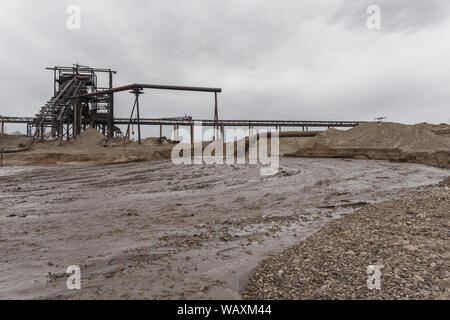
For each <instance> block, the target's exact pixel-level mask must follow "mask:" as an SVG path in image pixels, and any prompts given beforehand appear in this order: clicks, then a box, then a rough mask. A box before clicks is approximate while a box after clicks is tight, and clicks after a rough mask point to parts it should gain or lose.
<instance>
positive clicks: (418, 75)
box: [0, 0, 450, 123]
mask: <svg viewBox="0 0 450 320" xmlns="http://www.w3.org/2000/svg"><path fill="white" fill-rule="evenodd" d="M73 4H75V5H78V6H79V7H80V8H81V29H80V30H69V29H68V28H67V27H66V21H67V18H68V17H69V15H68V14H67V12H66V10H67V7H68V6H69V5H73ZM369 5H377V6H379V7H380V9H381V30H369V29H368V28H367V25H366V21H367V19H368V18H369V16H370V14H367V13H366V9H367V7H368V6H369ZM449 13H450V1H448V0H408V1H406V0H401V1H400V0H370V1H364V0H360V1H354V0H353V1H351V0H327V1H317V0H315V1H312V0H311V1H301V0H295V1H294V0H293V1H287V0H283V1H263V0H255V1H249V0H238V1H233V0H231V1H230V0H227V1H223V0H221V1H217V0H189V1H186V0H184V1H169V0H164V1H142V0H135V1H111V0H108V1H106V0H105V1H79V0H78V1H76V0H73V1H63V0H58V1H56V0H54V1H50V0H40V1H31V0H26V1H25V0H23V1H22V0H10V1H9V0H2V1H1V4H0V42H1V47H0V66H1V72H0V83H1V85H0V96H1V104H0V114H1V115H4V116H32V115H34V114H35V113H36V112H37V110H38V109H39V107H40V106H41V105H42V104H44V103H45V102H46V101H47V100H48V99H49V98H50V97H51V94H52V90H53V87H52V73H51V72H50V71H46V70H45V69H44V68H45V67H48V66H54V65H69V66H70V65H72V64H73V63H80V64H83V65H89V66H92V67H106V68H113V69H115V70H117V71H118V74H117V76H116V80H115V82H116V83H115V85H123V84H128V83H134V82H144V83H154V84H174V85H192V86H211V87H221V88H222V89H223V93H221V94H220V95H219V113H220V114H219V117H220V118H222V119H296V120H372V119H373V118H374V117H377V116H387V117H388V120H390V121H397V122H404V123H417V122H424V121H426V122H432V123H440V122H449V121H450V112H449V110H450V108H449V103H450V101H449V100H450V99H449V98H450V92H449V88H450V72H449V71H450V41H449V38H450V19H449ZM116 101H117V104H116V105H117V113H118V115H119V116H126V115H128V114H129V112H130V106H131V104H132V97H131V95H130V94H129V93H122V94H120V95H118V96H117V98H116ZM184 114H189V115H192V116H193V117H194V118H212V117H213V96H212V95H211V94H205V93H189V92H188V93H183V92H157V91H148V90H147V91H146V94H145V96H144V98H143V101H142V111H141V116H143V117H161V116H164V117H165V116H178V115H184Z"/></svg>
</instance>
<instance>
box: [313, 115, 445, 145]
mask: <svg viewBox="0 0 450 320" xmlns="http://www.w3.org/2000/svg"><path fill="white" fill-rule="evenodd" d="M449 128H450V126H448V125H445V124H443V125H429V124H416V125H405V124H400V123H391V122H386V123H366V124H362V125H359V126H356V127H354V128H352V129H349V130H345V131H344V130H336V129H328V130H327V131H325V132H324V133H322V134H321V135H319V136H317V137H315V138H313V140H312V141H313V142H314V144H316V145H320V146H326V147H329V148H392V149H396V148H398V149H400V150H402V151H415V152H417V151H438V150H450V135H448V134H446V132H447V131H448V129H449Z"/></svg>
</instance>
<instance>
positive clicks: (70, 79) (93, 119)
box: [27, 64, 119, 140]
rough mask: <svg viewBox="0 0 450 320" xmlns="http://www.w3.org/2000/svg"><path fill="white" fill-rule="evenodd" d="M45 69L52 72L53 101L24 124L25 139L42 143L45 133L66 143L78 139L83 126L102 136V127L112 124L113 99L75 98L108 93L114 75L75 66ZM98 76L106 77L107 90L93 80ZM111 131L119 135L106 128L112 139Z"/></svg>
mask: <svg viewBox="0 0 450 320" xmlns="http://www.w3.org/2000/svg"><path fill="white" fill-rule="evenodd" d="M46 69H47V70H52V71H53V97H52V98H51V99H50V100H49V101H47V103H46V104H45V105H44V106H42V107H41V109H40V110H39V112H38V113H37V114H36V115H35V117H34V118H33V119H32V120H31V121H29V122H28V126H27V135H29V136H33V137H35V138H40V139H43V138H44V136H45V135H46V133H47V135H48V136H50V137H53V138H56V137H59V138H60V139H67V140H69V139H71V138H73V137H76V136H77V135H79V134H80V133H81V131H82V130H84V129H85V128H86V127H87V125H89V126H90V127H95V128H97V129H100V130H102V131H103V132H105V131H106V129H107V128H106V126H105V124H112V123H113V110H114V97H113V95H109V96H95V97H92V98H85V99H80V98H77V97H78V96H80V95H84V94H89V93H94V92H98V91H101V90H106V89H111V88H112V86H113V75H114V74H115V73H116V72H115V71H113V70H111V69H99V68H90V67H87V66H81V65H78V64H76V65H74V66H73V67H60V66H56V67H53V68H46ZM100 73H103V74H106V75H107V77H108V82H109V86H108V87H106V88H105V87H99V86H98V79H97V78H98V74H100ZM114 130H116V132H118V131H119V130H118V128H114V127H113V126H109V127H108V134H109V135H110V136H112V135H113V132H114ZM46 131H50V132H46Z"/></svg>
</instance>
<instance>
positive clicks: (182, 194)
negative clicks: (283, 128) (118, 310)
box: [0, 158, 449, 299]
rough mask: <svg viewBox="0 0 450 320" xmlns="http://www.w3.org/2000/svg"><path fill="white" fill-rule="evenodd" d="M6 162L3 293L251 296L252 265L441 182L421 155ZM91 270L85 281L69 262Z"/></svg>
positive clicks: (1, 186)
mask: <svg viewBox="0 0 450 320" xmlns="http://www.w3.org/2000/svg"><path fill="white" fill-rule="evenodd" d="M280 166H281V168H280V171H279V173H278V174H277V175H276V176H272V177H263V176H261V175H260V170H259V167H258V166H256V165H255V166H249V165H231V166H225V165H209V166H203V165H190V166H189V165H184V166H174V165H173V164H172V163H171V162H170V161H157V162H140V163H128V164H117V165H108V166H95V167H93V166H46V167H4V168H0V179H1V180H0V181H1V183H0V220H1V225H2V227H1V228H0V259H1V260H0V298H3V299H5V298H19V299H23V298H50V299H52V298H64V299H79V298H83V299H91V298H92V299H112V298H122V299H130V298H132V299H133V298H137V299H160V298H165V299H167V298H168V299H180V298H186V299H194V298H199V299H207V298H215V299H239V298H241V296H240V291H241V289H242V288H243V287H244V286H245V285H246V282H247V279H248V277H249V274H250V272H251V271H252V270H253V269H254V268H255V267H256V266H257V265H258V263H259V262H260V261H261V260H262V259H263V258H266V257H267V256H268V255H271V254H274V253H277V252H280V251H282V250H284V249H285V248H286V247H289V246H292V245H293V244H296V243H298V242H299V241H300V240H303V239H305V238H306V237H308V236H310V235H311V234H312V233H314V232H315V231H317V230H319V229H320V228H321V227H323V226H324V225H325V224H326V223H327V222H329V221H331V220H333V219H336V218H338V217H340V216H341V215H342V214H345V213H350V212H352V211H353V210H354V208H358V207H361V206H365V205H366V203H367V202H369V203H370V202H374V201H381V200H386V199H391V198H393V197H396V196H401V195H403V194H406V193H407V192H409V191H410V190H411V189H417V188H419V189H420V187H421V186H425V185H429V184H433V183H437V182H438V181H440V180H441V179H443V178H444V177H446V176H448V175H449V170H444V169H438V168H435V167H428V166H425V165H420V164H404V163H389V162H384V161H366V160H337V159H298V158H282V159H280ZM69 265H78V266H80V267H81V277H82V281H81V283H82V289H81V290H75V291H70V290H68V289H67V287H66V279H67V277H68V275H67V274H65V270H66V268H67V267H68V266H69Z"/></svg>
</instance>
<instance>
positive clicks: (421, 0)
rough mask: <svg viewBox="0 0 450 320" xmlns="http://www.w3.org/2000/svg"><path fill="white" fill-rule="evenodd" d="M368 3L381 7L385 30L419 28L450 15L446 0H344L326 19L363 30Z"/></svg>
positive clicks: (364, 28)
mask: <svg viewBox="0 0 450 320" xmlns="http://www.w3.org/2000/svg"><path fill="white" fill-rule="evenodd" d="M370 5H376V6H378V7H380V9H381V20H382V29H383V31H384V32H403V33H408V32H415V31H420V30H422V29H423V28H427V27H431V26H435V25H438V24H440V23H442V22H444V21H445V20H446V19H448V17H449V9H450V2H449V1H448V0H408V1H404V0H360V1H345V0H344V1H342V4H341V6H340V7H339V9H338V10H337V11H336V12H335V13H333V14H331V15H330V17H329V19H328V21H329V22H330V23H338V24H343V25H344V26H346V27H347V28H351V29H353V30H354V31H360V32H365V31H367V28H366V21H367V18H368V14H367V13H366V10H367V8H368V7H369V6H370Z"/></svg>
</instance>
